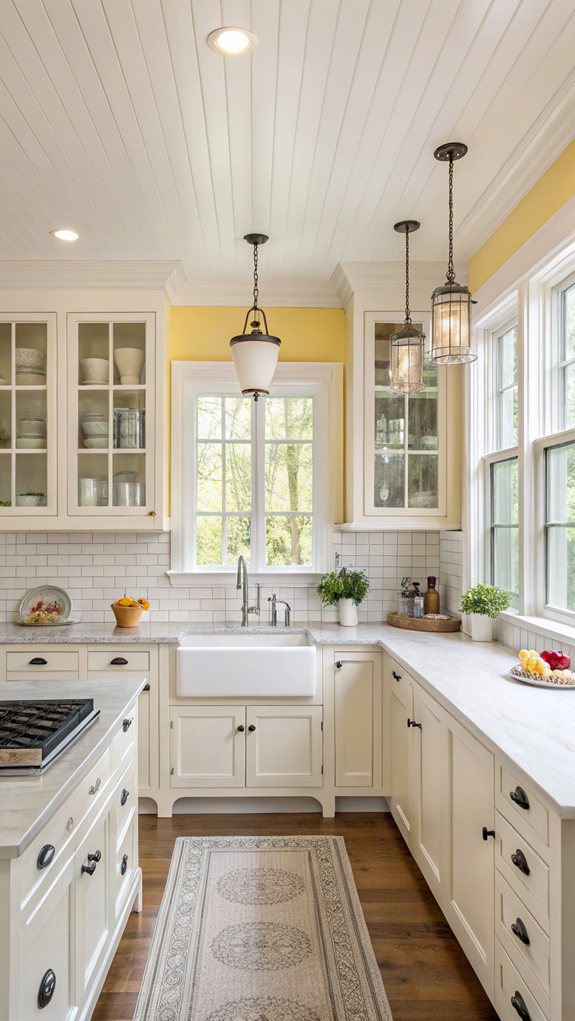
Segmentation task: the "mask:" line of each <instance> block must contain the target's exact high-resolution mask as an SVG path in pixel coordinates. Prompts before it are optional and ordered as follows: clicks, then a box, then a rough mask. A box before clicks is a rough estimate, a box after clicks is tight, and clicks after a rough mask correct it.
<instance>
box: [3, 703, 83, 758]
mask: <svg viewBox="0 0 575 1021" xmlns="http://www.w3.org/2000/svg"><path fill="white" fill-rule="evenodd" d="M99 714H100V710H99V709H94V700H93V699H92V698H75V699H66V700H63V699H40V700H29V699H15V700H10V701H8V700H3V701H0V777H2V776H20V775H26V774H32V775H34V774H39V773H42V772H43V771H44V770H45V769H46V768H47V767H48V766H49V765H51V763H52V762H54V759H56V758H57V757H58V755H60V754H61V753H62V752H63V751H64V749H65V748H68V746H69V745H70V744H71V743H72V741H75V739H76V738H77V737H79V735H80V734H82V733H83V732H84V730H85V729H86V727H89V726H90V724H92V723H93V722H94V721H95V720H96V719H97V717H98V716H99Z"/></svg>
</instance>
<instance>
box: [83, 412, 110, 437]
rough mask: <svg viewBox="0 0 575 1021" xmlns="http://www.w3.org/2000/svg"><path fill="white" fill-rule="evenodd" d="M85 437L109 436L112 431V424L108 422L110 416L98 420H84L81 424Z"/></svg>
mask: <svg viewBox="0 0 575 1021" xmlns="http://www.w3.org/2000/svg"><path fill="white" fill-rule="evenodd" d="M80 425H81V426H82V431H83V433H84V436H106V437H107V436H108V433H109V431H110V423H109V422H108V416H107V415H106V416H105V418H101V419H97V418H92V419H91V420H88V419H85V418H83V419H82V420H81V422H80Z"/></svg>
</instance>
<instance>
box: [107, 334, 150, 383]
mask: <svg viewBox="0 0 575 1021" xmlns="http://www.w3.org/2000/svg"><path fill="white" fill-rule="evenodd" d="M112 347H113V353H114V385H115V386H116V385H118V384H119V385H120V386H139V385H140V384H142V385H143V384H144V383H145V382H146V324H145V323H114V325H113V327H112Z"/></svg>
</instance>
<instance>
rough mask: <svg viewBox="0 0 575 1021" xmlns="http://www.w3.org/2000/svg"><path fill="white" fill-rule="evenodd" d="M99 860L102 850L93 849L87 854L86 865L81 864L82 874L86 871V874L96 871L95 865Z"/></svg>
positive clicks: (92, 873) (91, 874)
mask: <svg viewBox="0 0 575 1021" xmlns="http://www.w3.org/2000/svg"><path fill="white" fill-rule="evenodd" d="M101 860H102V852H101V851H94V853H93V854H89V855H88V865H82V867H81V869H80V872H81V873H82V874H84V873H86V875H87V876H93V875H94V872H95V871H96V866H97V865H98V862H99V861H101Z"/></svg>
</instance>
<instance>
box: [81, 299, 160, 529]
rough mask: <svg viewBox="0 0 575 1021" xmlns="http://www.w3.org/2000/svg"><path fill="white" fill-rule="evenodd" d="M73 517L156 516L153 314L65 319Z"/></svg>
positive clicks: (105, 525)
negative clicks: (67, 337)
mask: <svg viewBox="0 0 575 1021" xmlns="http://www.w3.org/2000/svg"><path fill="white" fill-rule="evenodd" d="M68 333H69V346H68V359H69V360H68V396H69V405H70V411H69V428H68V446H69V469H68V513H69V515H71V516H74V517H77V516H80V517H86V518H90V519H95V520H98V521H102V527H109V524H106V522H107V521H108V519H111V518H115V519H119V520H120V521H121V520H122V519H127V520H129V521H131V522H132V523H133V521H134V518H135V517H154V516H155V507H154V504H155V470H156V464H155V456H154V454H155V452H154V446H155V435H156V430H155V411H156V394H155V344H154V316H153V315H141V316H139V315H129V314H122V315H116V316H114V317H110V316H97V315H96V316H91V315H81V316H78V315H74V316H72V315H69V316H68Z"/></svg>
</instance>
